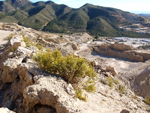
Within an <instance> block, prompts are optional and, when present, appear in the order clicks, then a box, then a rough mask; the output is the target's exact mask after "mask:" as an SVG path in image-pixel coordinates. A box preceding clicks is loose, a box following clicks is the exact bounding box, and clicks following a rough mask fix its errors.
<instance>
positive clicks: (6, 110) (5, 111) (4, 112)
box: [0, 107, 15, 113]
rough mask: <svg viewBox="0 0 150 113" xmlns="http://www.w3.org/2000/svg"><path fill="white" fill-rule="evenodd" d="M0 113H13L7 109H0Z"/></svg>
mask: <svg viewBox="0 0 150 113" xmlns="http://www.w3.org/2000/svg"><path fill="white" fill-rule="evenodd" d="M0 113H15V112H13V111H10V110H9V109H8V108H4V107H3V108H0Z"/></svg>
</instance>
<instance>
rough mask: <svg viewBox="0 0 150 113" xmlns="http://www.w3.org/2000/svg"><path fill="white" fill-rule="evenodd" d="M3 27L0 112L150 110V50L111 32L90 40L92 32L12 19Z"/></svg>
mask: <svg viewBox="0 0 150 113" xmlns="http://www.w3.org/2000/svg"><path fill="white" fill-rule="evenodd" d="M0 29H1V30H0V33H1V38H0V94H1V95H0V113H148V112H149V111H150V106H149V105H147V104H150V103H149V102H150V101H149V100H150V98H149V96H148V95H149V94H150V83H149V80H150V76H149V75H147V74H145V73H143V75H144V76H142V75H141V74H140V73H141V71H142V72H145V71H146V70H147V69H148V71H146V72H149V70H150V68H149V63H150V61H149V59H150V52H147V54H145V52H144V51H146V50H142V49H135V48H133V47H131V46H129V45H125V44H119V42H118V44H108V43H107V41H108V40H110V41H111V42H114V39H111V38H110V39H105V38H99V41H98V40H97V41H95V42H91V41H89V40H92V39H93V38H92V36H90V35H89V34H87V33H74V34H72V35H63V34H61V35H60V34H53V33H45V32H42V31H36V30H34V29H32V28H26V27H23V26H20V25H18V24H10V23H0ZM141 40H142V39H141ZM135 41H136V42H137V40H135ZM98 42H99V44H98ZM100 43H101V44H100ZM102 43H103V44H102ZM121 43H122V42H121ZM130 44H131V43H130ZM94 51H95V52H96V53H97V54H99V55H96V54H94ZM135 52H136V53H135ZM105 53H107V55H110V56H112V57H111V58H110V57H104V56H102V55H103V54H105ZM115 55H117V58H123V59H126V60H130V61H135V60H137V62H129V61H126V60H123V59H122V60H121V59H115V58H113V57H115ZM141 58H142V59H143V60H147V61H146V62H142V60H141ZM145 58H146V59H145ZM135 74H136V76H135ZM139 74H140V75H139ZM148 74H149V73H148ZM131 80H132V81H131ZM131 83H134V84H131ZM130 85H131V87H130ZM139 89H140V90H139ZM133 91H134V92H133ZM141 96H142V97H141ZM146 103H147V104H146ZM10 110H11V111H10Z"/></svg>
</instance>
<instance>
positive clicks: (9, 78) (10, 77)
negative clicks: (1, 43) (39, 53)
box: [0, 58, 23, 83]
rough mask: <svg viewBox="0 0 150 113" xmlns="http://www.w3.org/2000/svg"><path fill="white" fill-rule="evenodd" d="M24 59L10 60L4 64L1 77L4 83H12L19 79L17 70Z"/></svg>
mask: <svg viewBox="0 0 150 113" xmlns="http://www.w3.org/2000/svg"><path fill="white" fill-rule="evenodd" d="M22 60H23V58H13V59H8V60H6V61H5V62H4V63H3V71H2V74H1V76H0V80H1V81H2V83H11V82H14V80H15V79H16V78H17V74H16V71H17V70H16V68H17V66H18V65H19V64H21V62H22Z"/></svg>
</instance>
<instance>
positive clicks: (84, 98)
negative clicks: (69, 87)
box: [76, 89, 88, 102]
mask: <svg viewBox="0 0 150 113" xmlns="http://www.w3.org/2000/svg"><path fill="white" fill-rule="evenodd" d="M83 93H84V91H81V90H79V89H78V90H76V97H77V98H79V99H80V100H84V101H86V102H87V101H88V96H87V95H83Z"/></svg>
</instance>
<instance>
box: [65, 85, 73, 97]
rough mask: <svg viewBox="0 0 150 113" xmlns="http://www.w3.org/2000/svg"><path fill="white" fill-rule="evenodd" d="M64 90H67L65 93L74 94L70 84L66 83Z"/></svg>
mask: <svg viewBox="0 0 150 113" xmlns="http://www.w3.org/2000/svg"><path fill="white" fill-rule="evenodd" d="M66 90H67V93H68V94H69V95H74V94H75V91H74V88H73V87H72V85H71V84H68V86H67V87H66Z"/></svg>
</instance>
